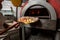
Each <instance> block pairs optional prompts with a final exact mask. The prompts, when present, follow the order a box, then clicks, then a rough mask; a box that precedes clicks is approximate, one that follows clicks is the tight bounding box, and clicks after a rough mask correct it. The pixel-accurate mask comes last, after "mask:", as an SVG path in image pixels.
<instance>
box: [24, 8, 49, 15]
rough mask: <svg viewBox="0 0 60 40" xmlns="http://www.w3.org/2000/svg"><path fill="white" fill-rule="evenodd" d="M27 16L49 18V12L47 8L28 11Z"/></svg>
mask: <svg viewBox="0 0 60 40" xmlns="http://www.w3.org/2000/svg"><path fill="white" fill-rule="evenodd" d="M25 16H49V12H48V10H47V9H46V8H39V9H38V8H35V9H28V10H27V11H26V12H25Z"/></svg>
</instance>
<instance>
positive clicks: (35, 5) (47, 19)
mask: <svg viewBox="0 0 60 40" xmlns="http://www.w3.org/2000/svg"><path fill="white" fill-rule="evenodd" d="M22 16H32V17H38V18H39V22H40V23H41V24H40V25H42V26H41V27H40V29H47V30H56V21H57V17H56V12H55V10H54V8H53V7H52V6H51V5H50V4H49V3H48V2H46V1H43V0H39V1H38V0H37V1H36V0H35V1H31V2H28V3H27V4H26V5H25V6H24V7H23V9H22V11H21V15H20V17H22Z"/></svg>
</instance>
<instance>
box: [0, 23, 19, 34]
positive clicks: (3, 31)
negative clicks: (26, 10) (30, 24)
mask: <svg viewBox="0 0 60 40" xmlns="http://www.w3.org/2000/svg"><path fill="white" fill-rule="evenodd" d="M16 26H19V23H16V24H14V25H13V26H10V27H8V28H7V29H4V30H2V31H0V35H2V34H3V33H5V32H7V31H8V30H9V29H11V28H13V27H16Z"/></svg>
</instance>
